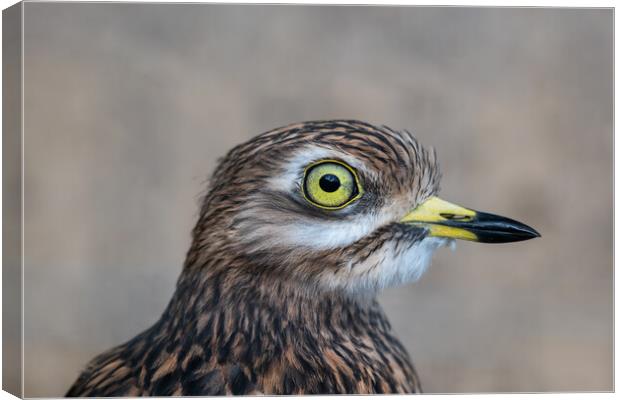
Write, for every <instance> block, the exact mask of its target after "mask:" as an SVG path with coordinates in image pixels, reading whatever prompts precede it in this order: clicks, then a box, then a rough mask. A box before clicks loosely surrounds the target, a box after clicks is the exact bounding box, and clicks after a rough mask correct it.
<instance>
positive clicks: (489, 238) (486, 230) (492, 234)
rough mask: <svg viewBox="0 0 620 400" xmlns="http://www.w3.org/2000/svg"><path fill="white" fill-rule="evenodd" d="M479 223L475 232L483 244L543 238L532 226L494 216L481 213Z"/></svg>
mask: <svg viewBox="0 0 620 400" xmlns="http://www.w3.org/2000/svg"><path fill="white" fill-rule="evenodd" d="M477 222H478V224H477V226H476V228H477V229H475V230H474V232H475V233H476V235H478V241H480V242H482V243H510V242H521V241H524V240H530V239H534V238H537V237H541V234H540V233H538V231H536V229H534V228H532V227H530V226H527V225H525V224H523V223H521V222H518V221H515V220H513V219H509V218H506V217H501V216H498V215H494V214H487V213H479V217H478V221H477Z"/></svg>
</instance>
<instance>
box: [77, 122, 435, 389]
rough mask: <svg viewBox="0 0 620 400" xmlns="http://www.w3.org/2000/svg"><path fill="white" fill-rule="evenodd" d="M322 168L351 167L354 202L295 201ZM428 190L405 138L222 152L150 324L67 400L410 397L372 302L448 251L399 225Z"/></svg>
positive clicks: (298, 142)
mask: <svg viewBox="0 0 620 400" xmlns="http://www.w3.org/2000/svg"><path fill="white" fill-rule="evenodd" d="M321 159H326V160H336V161H337V162H342V163H343V164H344V163H346V164H347V165H351V169H352V170H353V171H355V173H356V175H359V181H360V184H361V186H360V187H361V188H363V194H361V195H360V196H359V199H357V200H356V201H355V202H353V203H352V204H351V205H348V206H347V207H345V208H343V209H338V210H327V209H323V208H321V207H317V206H316V205H313V204H311V203H310V202H309V201H307V199H305V198H304V196H303V194H304V193H305V191H306V190H307V188H306V187H305V185H306V183H305V182H303V179H304V174H305V172H304V171H305V170H306V169H307V168H306V167H307V166H308V165H309V163H311V162H315V161H317V160H321ZM345 173H346V172H345ZM438 184H439V171H438V168H437V164H436V161H435V157H434V153H430V152H428V151H426V150H425V149H424V148H422V147H421V146H420V145H419V144H418V142H417V141H416V140H415V138H414V137H413V136H412V135H411V134H409V133H408V132H396V131H393V130H391V129H389V128H387V127H375V126H372V125H369V124H366V123H363V122H359V121H345V120H341V121H319V122H306V123H300V124H294V125H289V126H286V127H283V128H279V129H275V130H272V131H269V132H266V133H264V134H261V135H259V136H257V137H255V138H254V139H252V140H250V141H249V142H247V143H245V144H242V145H239V146H237V147H235V148H233V149H232V150H231V151H230V152H229V153H228V155H227V156H226V157H225V158H224V159H223V160H222V161H221V162H220V164H219V166H218V167H217V169H216V171H215V173H214V174H213V177H212V179H211V182H210V187H209V191H208V193H207V195H206V196H205V198H204V200H203V202H202V206H201V211H200V217H199V220H198V222H197V224H196V226H195V228H194V230H193V242H192V244H191V247H190V249H189V251H188V253H187V258H186V261H185V265H184V267H183V271H182V273H181V276H180V278H179V280H178V282H177V288H176V292H175V294H174V296H173V298H172V300H171V301H170V303H169V305H168V307H167V309H166V310H165V312H164V313H163V315H162V317H161V319H160V320H159V321H158V322H157V323H156V324H155V325H153V326H152V327H151V328H150V329H148V330H147V331H145V332H143V333H141V334H140V335H138V336H136V337H135V338H134V339H132V340H131V341H129V342H127V343H125V344H123V345H121V346H119V347H116V348H114V349H112V350H110V351H108V352H106V353H104V354H102V355H100V356H98V357H97V358H95V359H94V360H93V361H92V362H91V363H90V364H89V365H88V366H87V368H86V369H85V371H84V372H83V373H82V374H81V375H80V377H79V378H78V380H77V381H76V382H75V383H74V385H73V386H72V387H71V389H70V390H69V392H68V393H67V395H68V396H124V395H128V396H140V395H158V396H166V395H228V394H259V393H262V394H312V393H414V392H419V391H420V390H421V389H420V383H419V380H418V377H417V375H416V372H415V370H414V368H413V366H412V364H411V363H410V361H409V357H408V355H407V352H406V351H405V349H404V348H403V346H402V345H401V344H400V343H399V342H398V340H397V339H396V338H395V337H394V334H393V332H392V331H391V328H390V325H389V323H388V321H387V319H386V317H385V315H384V313H383V312H382V310H381V307H380V306H379V305H378V303H377V302H376V300H375V295H376V293H377V291H378V290H380V289H381V288H383V287H385V286H390V285H394V284H399V283H401V282H407V281H411V280H414V279H415V278H416V277H417V276H419V274H420V273H421V272H422V270H423V268H424V265H423V264H424V263H423V262H422V261H420V262H419V264H416V262H417V261H416V260H415V259H413V260H411V257H412V256H415V255H416V254H419V255H420V258H423V257H422V256H423V255H424V256H425V255H426V254H427V250H429V251H430V250H432V249H434V248H436V247H438V246H439V245H441V244H443V242H444V241H445V240H443V239H436V238H435V239H432V240H430V241H429V240H427V239H428V238H427V236H428V230H427V229H425V228H421V227H414V226H412V225H411V226H410V225H403V224H402V223H399V221H400V220H401V218H402V217H403V216H404V215H405V214H407V212H408V210H410V209H411V208H412V207H415V206H416V205H417V204H420V203H421V202H422V201H424V200H425V199H428V198H430V197H431V196H433V195H434V194H435V193H436V192H437V191H438ZM433 240H435V241H433ZM437 240H439V241H437ZM423 243H424V245H423ZM428 243H431V244H428ZM423 246H428V249H427V248H426V247H423ZM403 260H404V261H403ZM410 264H413V265H415V267H409V265H410Z"/></svg>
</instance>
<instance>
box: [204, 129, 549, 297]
mask: <svg viewBox="0 0 620 400" xmlns="http://www.w3.org/2000/svg"><path fill="white" fill-rule="evenodd" d="M439 181H440V172H439V167H438V163H437V159H436V156H435V153H434V151H429V150H427V149H425V148H424V147H423V146H422V145H421V144H420V143H419V142H418V141H417V140H416V138H415V137H414V136H413V135H412V134H410V133H409V132H407V131H404V132H399V131H394V130H392V129H390V128H387V127H376V126H373V125H370V124H367V123H363V122H360V121H345V120H342V121H318V122H306V123H299V124H293V125H289V126H286V127H282V128H278V129H275V130H272V131H269V132H266V133H263V134H261V135H259V136H257V137H255V138H253V139H252V140H250V141H248V142H246V143H244V144H241V145H239V146H237V147H235V148H233V149H232V150H231V151H230V152H229V153H228V154H227V156H226V157H225V158H224V159H223V160H221V162H220V164H219V166H218V167H217V169H216V171H215V173H214V175H213V178H212V180H211V185H210V189H209V192H208V194H207V195H206V196H205V199H204V202H203V206H202V211H201V218H200V220H199V222H198V224H197V226H196V228H195V230H194V250H196V251H195V252H194V253H196V254H195V257H196V259H200V255H199V253H200V252H199V251H197V250H198V249H203V250H204V249H206V248H209V249H210V250H209V251H210V252H211V253H210V254H211V255H210V257H207V258H209V259H213V258H215V259H222V258H224V257H228V258H229V259H234V260H237V261H236V262H232V263H231V264H230V265H227V266H226V268H228V269H230V270H231V271H233V272H235V271H236V272H240V270H243V271H244V272H250V273H252V274H256V275H262V274H266V273H269V274H271V275H272V276H275V277H277V278H278V279H281V280H288V281H299V282H303V283H305V284H306V285H305V286H306V287H313V288H319V289H326V290H337V291H346V292H353V293H360V292H376V291H377V290H379V289H381V288H384V287H389V286H394V285H397V284H401V283H406V282H410V281H414V280H416V279H418V278H419V277H420V275H421V274H422V273H423V272H424V270H425V269H426V268H427V266H428V265H429V263H430V259H431V255H432V253H433V251H434V250H435V249H437V248H439V247H441V246H444V245H446V244H449V243H451V242H452V241H454V240H455V239H463V240H469V241H475V242H486V243H501V242H512V241H520V240H526V239H530V238H533V237H536V236H539V235H538V233H537V232H536V231H535V230H534V229H532V228H530V227H528V226H526V225H524V224H521V223H519V222H516V221H513V220H510V219H507V218H504V217H499V216H496V215H492V214H487V213H481V212H477V211H474V210H471V209H468V208H464V207H461V206H458V205H455V204H452V203H449V202H447V201H444V200H441V199H440V198H439V197H437V193H438V191H439ZM207 258H205V259H202V261H201V263H202V264H208V263H210V261H209V260H208V259H207Z"/></svg>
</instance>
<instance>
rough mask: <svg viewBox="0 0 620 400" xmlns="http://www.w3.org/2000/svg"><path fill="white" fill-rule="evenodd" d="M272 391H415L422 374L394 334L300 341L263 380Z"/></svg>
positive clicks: (266, 389) (263, 386) (264, 388)
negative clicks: (417, 371) (414, 367)
mask: <svg viewBox="0 0 620 400" xmlns="http://www.w3.org/2000/svg"><path fill="white" fill-rule="evenodd" d="M257 383H258V385H257V386H258V387H259V388H260V391H261V392H263V393H265V394H267V393H271V394H331V393H334V394H338V393H348V394H370V393H415V392H419V391H420V386H419V382H418V377H417V375H416V373H415V370H414V369H413V367H412V365H411V363H410V361H409V358H408V356H407V353H406V352H405V350H404V349H403V347H402V346H401V345H400V343H398V341H397V340H396V339H395V338H394V337H392V336H391V335H389V334H385V333H380V334H378V333H374V334H363V335H361V336H358V337H352V336H346V337H343V336H333V335H326V336H324V337H320V338H319V339H318V340H317V339H316V338H304V339H303V340H297V341H295V342H294V343H292V344H291V346H290V347H287V348H285V349H284V351H283V354H282V357H281V358H280V359H279V360H277V361H274V363H273V364H272V365H271V367H270V368H269V370H268V371H266V373H265V374H264V375H263V376H262V379H260V380H259V382H257Z"/></svg>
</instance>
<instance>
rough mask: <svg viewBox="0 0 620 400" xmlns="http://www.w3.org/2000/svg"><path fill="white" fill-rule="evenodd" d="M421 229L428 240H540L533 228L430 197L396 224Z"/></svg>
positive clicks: (504, 241) (486, 241)
mask: <svg viewBox="0 0 620 400" xmlns="http://www.w3.org/2000/svg"><path fill="white" fill-rule="evenodd" d="M400 222H401V223H402V224H407V225H412V226H417V227H423V228H425V229H427V230H428V235H429V236H434V237H444V238H452V239H462V240H469V241H473V242H482V243H507V242H517V241H521V240H528V239H532V238H535V237H540V234H539V233H538V232H536V230H534V229H533V228H531V227H529V226H527V225H525V224H522V223H521V222H518V221H514V220H512V219H509V218H506V217H501V216H499V215H494V214H488V213H483V212H479V211H474V210H471V209H468V208H465V207H461V206H459V205H456V204H452V203H450V202H447V201H445V200H442V199H440V198H439V197H435V196H433V197H430V198H428V199H427V200H426V201H425V202H423V203H421V204H420V205H418V207H416V208H415V209H414V210H412V211H411V212H409V213H408V214H407V215H405V217H404V218H403V219H402V220H401V221H400Z"/></svg>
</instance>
